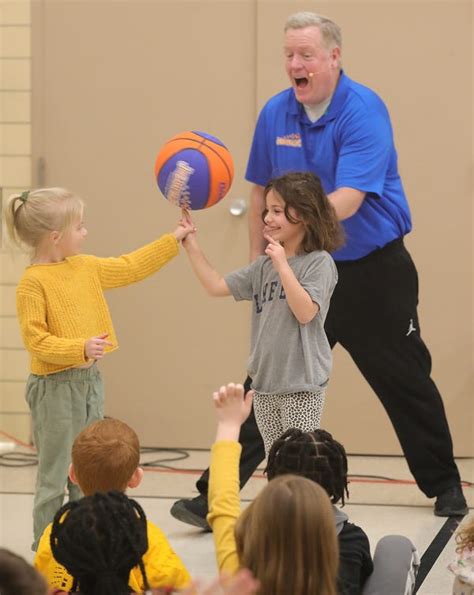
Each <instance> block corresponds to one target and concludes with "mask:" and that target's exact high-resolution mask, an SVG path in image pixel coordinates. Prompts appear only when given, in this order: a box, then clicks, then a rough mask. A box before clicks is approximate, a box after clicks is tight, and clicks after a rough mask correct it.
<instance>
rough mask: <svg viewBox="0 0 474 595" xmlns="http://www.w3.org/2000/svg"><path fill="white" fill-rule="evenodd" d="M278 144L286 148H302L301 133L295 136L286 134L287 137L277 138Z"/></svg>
mask: <svg viewBox="0 0 474 595" xmlns="http://www.w3.org/2000/svg"><path fill="white" fill-rule="evenodd" d="M276 144H277V145H283V146H284V147H295V148H301V135H300V133H299V132H294V133H293V134H285V136H277V137H276Z"/></svg>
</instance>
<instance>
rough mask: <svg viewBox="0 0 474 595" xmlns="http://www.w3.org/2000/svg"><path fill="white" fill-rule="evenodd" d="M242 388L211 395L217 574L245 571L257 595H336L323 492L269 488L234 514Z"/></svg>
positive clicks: (312, 486) (245, 400)
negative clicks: (255, 584)
mask: <svg viewBox="0 0 474 595" xmlns="http://www.w3.org/2000/svg"><path fill="white" fill-rule="evenodd" d="M252 398H253V394H252V392H249V393H247V395H246V396H245V397H244V389H243V386H242V385H241V384H237V385H236V384H232V383H231V384H228V385H227V386H222V387H221V388H220V389H219V390H218V391H217V392H215V393H214V395H213V400H214V405H215V408H216V416H217V432H216V440H215V442H214V444H213V446H212V450H211V468H210V469H211V472H210V482H209V515H208V517H207V520H208V522H209V524H210V526H211V527H212V532H213V537H214V544H215V548H216V557H217V564H218V567H219V570H224V571H227V572H229V573H235V572H237V570H238V569H239V568H247V569H249V570H250V571H251V572H252V574H253V575H254V576H255V578H256V579H257V580H258V581H259V582H260V589H259V591H258V593H260V594H262V595H269V594H271V595H288V594H290V593H291V595H336V593H337V588H336V576H337V567H338V554H339V552H338V545H337V536H336V528H335V523H334V516H333V512H332V507H331V503H330V501H329V498H328V495H327V494H326V492H325V491H324V490H323V488H321V486H319V485H318V484H316V483H315V482H313V481H311V480H309V479H307V478H306V477H299V476H296V475H291V474H286V475H281V476H280V477H277V478H275V479H273V480H272V481H271V482H269V483H268V484H267V485H266V486H265V487H264V488H263V490H262V491H261V492H260V493H259V494H258V496H257V497H256V498H255V500H254V501H253V502H252V503H251V504H250V505H249V506H248V507H247V508H246V509H245V510H244V512H243V513H242V514H241V513H240V498H239V490H240V484H239V458H240V452H241V450H242V447H241V445H240V444H239V442H238V439H239V432H240V427H241V425H242V423H243V422H244V421H245V419H246V418H247V417H248V415H249V414H250V410H251V408H252Z"/></svg>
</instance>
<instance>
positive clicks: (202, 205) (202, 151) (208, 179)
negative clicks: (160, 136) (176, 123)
mask: <svg viewBox="0 0 474 595" xmlns="http://www.w3.org/2000/svg"><path fill="white" fill-rule="evenodd" d="M155 178H156V182H157V184H158V187H159V189H160V190H161V192H162V193H163V194H164V196H165V198H167V199H168V200H169V201H170V202H172V203H173V204H175V205H177V206H178V207H180V208H183V209H191V210H198V209H207V208H208V207H212V206H213V205H215V204H216V203H218V202H219V201H220V200H221V199H222V198H224V196H225V195H226V194H227V192H228V191H229V189H230V187H231V184H232V180H233V178H234V164H233V161H232V156H231V154H230V153H229V150H228V149H227V147H226V146H225V145H224V143H223V142H222V141H220V140H219V139H218V138H216V137H215V136H211V135H210V134H206V133H205V132H197V131H188V132H182V133H181V134H177V135H176V136H173V137H172V138H170V139H169V140H168V141H167V142H166V143H165V144H164V145H163V147H162V148H161V150H160V152H159V153H158V155H157V157H156V161H155Z"/></svg>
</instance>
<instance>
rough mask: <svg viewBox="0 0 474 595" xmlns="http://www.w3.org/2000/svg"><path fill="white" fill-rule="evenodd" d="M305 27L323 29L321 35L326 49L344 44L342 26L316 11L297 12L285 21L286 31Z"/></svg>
mask: <svg viewBox="0 0 474 595" xmlns="http://www.w3.org/2000/svg"><path fill="white" fill-rule="evenodd" d="M305 27H317V28H318V29H319V30H320V31H321V37H322V39H323V43H324V45H325V46H326V49H328V50H330V49H332V48H333V47H336V46H337V47H339V48H340V47H341V46H342V34H341V28H340V27H339V25H338V24H337V23H335V22H334V21H331V19H328V18H327V17H323V16H322V15H320V14H316V13H315V12H296V13H295V14H292V15H290V16H289V17H288V19H287V21H286V23H285V33H286V32H287V31H288V29H304V28H305Z"/></svg>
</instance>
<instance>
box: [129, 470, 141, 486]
mask: <svg viewBox="0 0 474 595" xmlns="http://www.w3.org/2000/svg"><path fill="white" fill-rule="evenodd" d="M142 479H143V469H142V468H141V467H137V468H136V469H135V471H134V472H133V475H132V477H131V478H130V481H129V482H128V484H127V487H129V488H136V487H138V486H139V485H140V483H141V481H142Z"/></svg>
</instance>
